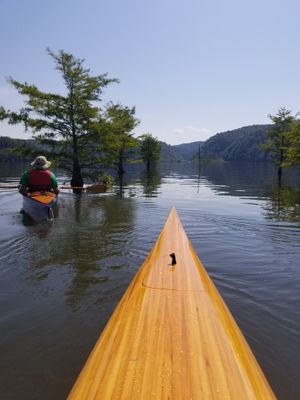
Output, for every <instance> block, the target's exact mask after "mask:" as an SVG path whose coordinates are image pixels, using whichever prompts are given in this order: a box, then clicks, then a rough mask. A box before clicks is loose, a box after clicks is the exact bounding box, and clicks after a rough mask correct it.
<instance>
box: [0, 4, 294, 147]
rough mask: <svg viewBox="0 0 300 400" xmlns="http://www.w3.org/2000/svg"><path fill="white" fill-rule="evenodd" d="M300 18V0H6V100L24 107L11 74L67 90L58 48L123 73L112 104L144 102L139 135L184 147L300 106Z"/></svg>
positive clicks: (2, 31) (0, 84) (97, 68)
mask: <svg viewBox="0 0 300 400" xmlns="http://www.w3.org/2000/svg"><path fill="white" fill-rule="evenodd" d="M299 16H300V1H299V0H285V1H283V0H281V1H278V0H251V1H250V0H248V1H245V0H180V1H176V0H0V38H1V40H0V57H1V62H0V105H3V106H5V107H9V108H10V109H17V108H18V107H19V106H20V105H21V104H22V99H21V98H20V97H19V96H18V95H17V93H16V92H15V90H14V89H13V88H12V87H11V86H10V85H9V84H8V83H7V81H6V77H8V76H12V77H13V78H14V79H17V80H20V81H22V82H23V81H27V82H29V83H34V84H36V85H37V86H38V87H40V88H41V89H42V90H45V91H55V92H61V91H63V86H62V82H61V79H60V76H59V74H58V73H57V71H55V70H54V68H53V66H54V64H53V61H52V59H51V58H50V57H49V55H48V54H47V53H46V48H47V47H50V48H51V49H52V50H54V51H57V50H60V49H63V50H65V51H68V52H71V53H73V54H74V55H75V56H76V57H78V58H84V59H85V60H86V63H85V65H86V67H89V68H90V69H91V71H92V72H93V73H94V74H102V73H105V72H108V74H109V76H110V77H114V78H119V79H120V84H115V85H111V86H109V87H108V88H107V89H106V90H105V95H104V98H103V101H104V103H105V102H108V101H110V100H113V101H115V102H121V103H122V104H123V105H127V106H136V116H137V117H138V118H139V119H140V121H141V123H140V126H139V127H138V128H137V129H136V132H137V134H142V133H146V132H150V133H152V134H153V135H154V136H156V137H158V138H159V139H160V140H163V141H166V142H167V143H169V144H177V143H184V142H192V141H195V140H204V139H206V138H207V137H209V136H211V135H213V134H215V133H217V132H221V131H225V130H228V129H234V128H238V127H241V126H245V125H252V124H260V123H268V122H269V120H268V117H267V115H268V114H269V113H271V114H274V113H276V112H277V110H278V108H279V107H281V106H285V107H287V108H288V109H291V110H292V111H293V113H296V112H297V111H299V110H300V43H299V38H300V24H299ZM0 135H8V136H12V137H25V134H24V133H23V129H22V127H21V126H16V127H7V126H6V124H3V123H0ZM27 137H28V136H27Z"/></svg>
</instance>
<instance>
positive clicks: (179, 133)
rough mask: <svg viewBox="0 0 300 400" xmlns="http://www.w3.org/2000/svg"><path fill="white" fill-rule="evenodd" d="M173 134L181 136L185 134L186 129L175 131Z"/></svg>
mask: <svg viewBox="0 0 300 400" xmlns="http://www.w3.org/2000/svg"><path fill="white" fill-rule="evenodd" d="M173 133H174V135H181V134H182V133H184V129H179V128H178V129H174V131H173Z"/></svg>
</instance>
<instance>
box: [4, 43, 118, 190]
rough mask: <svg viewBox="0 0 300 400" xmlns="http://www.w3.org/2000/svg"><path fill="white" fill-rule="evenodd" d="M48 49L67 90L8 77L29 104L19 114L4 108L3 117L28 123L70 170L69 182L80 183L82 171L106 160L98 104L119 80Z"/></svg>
mask: <svg viewBox="0 0 300 400" xmlns="http://www.w3.org/2000/svg"><path fill="white" fill-rule="evenodd" d="M47 52H48V54H49V55H50V56H51V57H52V58H53V59H54V62H55V65H56V69H57V70H58V71H59V73H60V74H61V76H62V78H63V82H64V85H65V88H66V94H65V95H59V94H56V93H46V92H42V91H41V90H39V89H38V88H37V87H36V86H35V85H30V84H28V83H26V82H25V83H20V82H18V81H16V80H14V79H12V78H10V79H9V82H10V83H11V84H12V85H13V86H14V87H15V88H16V89H17V90H18V92H19V93H20V94H21V95H23V96H25V97H26V100H25V107H24V108H21V109H20V110H19V111H18V112H13V111H10V110H5V109H4V108H3V107H0V119H2V120H3V119H7V120H8V123H9V124H18V123H24V125H25V128H26V130H30V131H31V132H32V134H33V136H34V137H35V138H36V139H37V140H39V141H40V142H41V143H43V144H48V145H49V146H48V149H51V148H52V152H51V156H52V157H56V158H57V159H58V160H59V163H60V165H61V166H63V168H64V169H66V170H69V171H70V172H71V174H72V179H71V185H74V186H82V185H83V175H84V174H83V172H84V170H85V171H91V170H92V169H93V168H95V167H97V166H99V163H101V162H102V152H103V150H102V134H103V132H102V127H103V125H104V120H103V116H102V112H101V109H100V108H99V107H97V106H96V103H99V102H100V101H101V94H102V91H103V88H104V87H106V86H107V85H108V84H109V83H112V82H118V81H117V80H116V79H109V78H108V77H107V74H103V75H97V76H92V75H91V73H90V70H89V69H86V68H84V66H83V63H84V60H81V59H77V58H75V57H74V56H73V55H72V54H69V53H66V52H65V51H63V50H61V51H59V52H58V53H57V54H55V53H54V52H52V51H51V50H49V49H48V50H47ZM49 151H50V150H49Z"/></svg>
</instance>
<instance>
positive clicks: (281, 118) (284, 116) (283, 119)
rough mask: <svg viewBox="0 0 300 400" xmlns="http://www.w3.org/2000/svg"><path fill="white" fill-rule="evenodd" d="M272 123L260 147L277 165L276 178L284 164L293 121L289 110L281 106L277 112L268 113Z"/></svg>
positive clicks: (279, 176) (293, 118)
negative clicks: (273, 113)
mask: <svg viewBox="0 0 300 400" xmlns="http://www.w3.org/2000/svg"><path fill="white" fill-rule="evenodd" d="M269 118H270V119H271V120H272V122H273V123H274V126H273V128H272V129H271V130H269V131H268V132H267V140H266V142H265V143H264V144H262V145H261V148H262V149H263V150H265V151H267V152H269V154H270V160H271V161H272V162H274V163H275V164H276V165H277V172H278V178H279V180H280V179H281V176H282V168H283V167H284V166H285V165H286V161H287V153H288V148H289V133H290V129H291V127H292V125H293V123H294V121H295V117H293V116H292V115H291V111H289V110H287V109H286V108H284V107H282V108H280V109H279V110H278V112H277V114H275V115H271V114H270V115H269Z"/></svg>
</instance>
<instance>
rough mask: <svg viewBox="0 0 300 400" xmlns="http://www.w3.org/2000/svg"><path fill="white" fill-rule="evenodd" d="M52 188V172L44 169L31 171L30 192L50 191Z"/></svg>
mask: <svg viewBox="0 0 300 400" xmlns="http://www.w3.org/2000/svg"><path fill="white" fill-rule="evenodd" d="M51 188H52V184H51V172H50V171H48V170H43V169H31V170H30V171H29V191H30V192H33V191H35V190H37V191H49V190H51Z"/></svg>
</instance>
